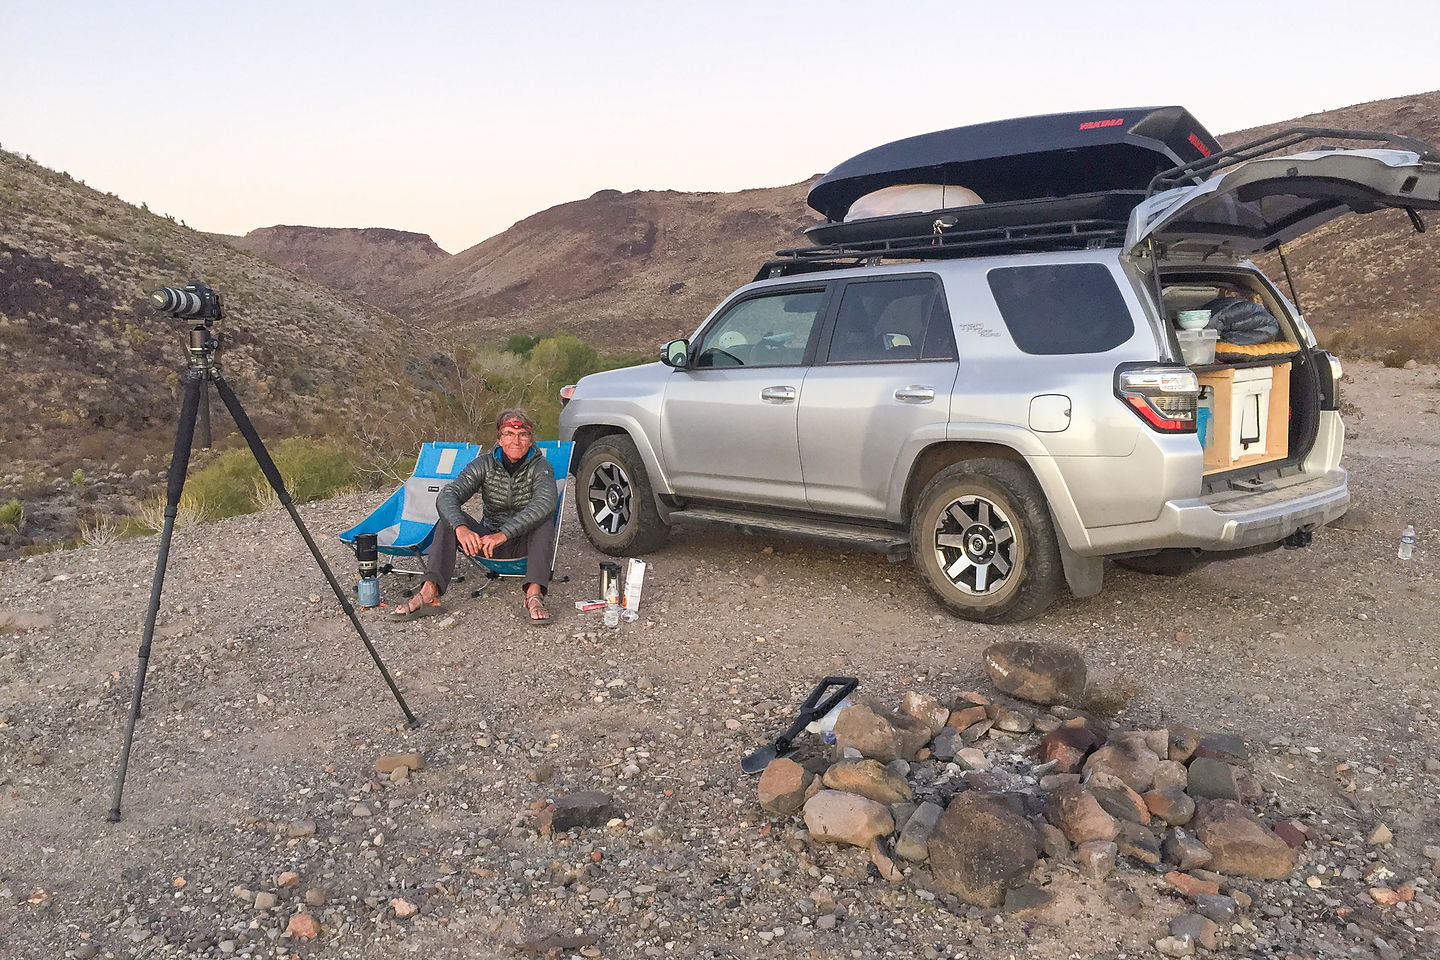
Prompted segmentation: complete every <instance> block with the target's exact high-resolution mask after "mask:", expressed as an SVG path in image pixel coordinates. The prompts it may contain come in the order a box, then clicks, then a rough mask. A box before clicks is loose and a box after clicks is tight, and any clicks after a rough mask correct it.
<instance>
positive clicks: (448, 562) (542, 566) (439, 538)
mask: <svg viewBox="0 0 1440 960" xmlns="http://www.w3.org/2000/svg"><path fill="white" fill-rule="evenodd" d="M461 516H463V517H464V518H465V526H467V527H469V528H470V529H471V530H474V531H475V532H476V533H478V534H480V536H482V537H483V536H487V535H489V534H492V533H498V532H499V531H498V530H496V529H495V528H494V527H493V526H491V525H490V524H487V523H484V522H482V521H480V520H476V519H475V518H474V517H472V516H471V515H470V514H468V513H463V512H462V514H461ZM458 550H459V541H458V540H456V538H455V528H454V527H452V526H450V524H448V523H446V522H445V518H444V517H441V518H440V522H439V523H438V524H436V525H435V536H434V537H433V538H432V539H431V541H430V549H429V550H427V551H426V552H425V579H426V580H429V581H430V582H431V583H433V584H435V589H436V590H438V591H439V593H440V596H442V597H443V596H444V595H445V589H446V588H447V587H449V586H450V581H451V580H452V579H453V578H454V576H455V555H456V553H457V552H458ZM554 556H555V518H554V517H553V516H551V517H546V518H545V522H544V523H542V524H540V526H538V527H536V528H535V529H534V530H531V531H530V532H529V533H522V534H520V536H518V537H515V538H514V539H511V540H506V541H505V542H504V543H502V544H500V546H498V547H496V548H495V553H494V554H493V555H492V559H495V560H515V559H518V558H520V557H524V558H525V585H526V586H529V585H530V584H532V583H538V584H539V585H540V593H541V594H545V593H547V592H549V590H550V560H551V558H552V557H554Z"/></svg>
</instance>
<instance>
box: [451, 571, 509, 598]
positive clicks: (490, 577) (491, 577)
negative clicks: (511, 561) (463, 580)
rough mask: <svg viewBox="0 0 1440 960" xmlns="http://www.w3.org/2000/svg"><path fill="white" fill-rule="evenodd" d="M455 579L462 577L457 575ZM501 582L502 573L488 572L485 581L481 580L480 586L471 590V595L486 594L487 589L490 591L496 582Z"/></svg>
mask: <svg viewBox="0 0 1440 960" xmlns="http://www.w3.org/2000/svg"><path fill="white" fill-rule="evenodd" d="M455 579H457V580H458V579H460V578H459V577H456V578H455ZM499 582H500V574H498V573H494V572H489V573H486V574H485V579H484V581H482V582H481V584H480V586H478V587H476V588H475V589H474V590H472V591H471V592H470V596H471V597H472V598H474V597H478V596H481V595H482V594H484V593H485V592H486V591H488V590H489V589H490V588H491V587H492V586H494V585H495V584H497V583H499Z"/></svg>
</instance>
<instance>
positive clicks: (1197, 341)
mask: <svg viewBox="0 0 1440 960" xmlns="http://www.w3.org/2000/svg"><path fill="white" fill-rule="evenodd" d="M1175 338H1176V339H1177V340H1179V341H1180V356H1181V357H1183V358H1184V360H1185V362H1186V363H1187V364H1189V365H1190V366H1192V367H1198V366H1201V365H1202V364H1206V363H1214V362H1215V342H1216V341H1217V340H1219V339H1220V332H1219V331H1218V330H1176V331H1175Z"/></svg>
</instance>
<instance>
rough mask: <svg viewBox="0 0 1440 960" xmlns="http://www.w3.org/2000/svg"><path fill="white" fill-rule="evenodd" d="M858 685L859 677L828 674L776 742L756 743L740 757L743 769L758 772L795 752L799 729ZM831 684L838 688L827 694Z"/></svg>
mask: <svg viewBox="0 0 1440 960" xmlns="http://www.w3.org/2000/svg"><path fill="white" fill-rule="evenodd" d="M858 686H860V681H859V680H856V679H855V678H854V677H826V678H825V679H824V680H821V681H820V682H819V683H817V684H816V685H815V689H814V690H811V691H810V696H808V697H806V698H805V702H804V703H802V704H801V705H800V719H798V720H796V721H795V722H794V723H792V724H791V725H790V729H789V730H786V731H785V732H784V733H782V734H780V736H778V737H776V738H775V742H774V743H767V744H765V745H764V746H763V747H757V748H756V749H755V750H754V751H753V752H751V753H750V754H748V755H747V756H745V757H744V758H743V759H742V760H741V761H740V769H741V770H744V771H745V772H746V773H759V772H760V771H762V770H764V769H765V768H766V767H767V766H769V765H770V761H771V760H774V759H775V758H776V757H783V756H786V755H787V754H791V753H794V752H795V746H794V744H793V742H792V741H794V739H795V738H796V737H798V736H800V733H801V732H802V731H803V730H804V729H805V728H806V727H808V726H809V725H810V724H812V723H814V722H815V721H816V720H819V719H820V718H821V717H823V716H825V714H827V713H829V712H830V711H831V710H834V709H835V707H836V706H838V705H839V703H840V701H841V700H844V699H845V698H846V697H848V696H850V694H851V693H853V692H854V691H855V688H856V687H858ZM832 688H834V690H835V692H834V693H832V694H830V695H829V696H828V697H827V696H825V691H827V690H830V689H832ZM822 698H823V699H822Z"/></svg>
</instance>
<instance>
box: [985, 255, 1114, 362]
mask: <svg viewBox="0 0 1440 960" xmlns="http://www.w3.org/2000/svg"><path fill="white" fill-rule="evenodd" d="M988 279H989V281H990V292H991V293H992V294H994V296H995V305H996V306H997V307H999V308H1000V315H1001V316H1002V317H1004V318H1005V326H1007V327H1009V328H1010V336H1012V337H1014V338H1015V344H1016V346H1018V347H1019V348H1020V349H1021V350H1023V351H1025V352H1026V353H1036V354H1058V353H1104V352H1105V351H1106V350H1111V349H1113V348H1115V347H1118V346H1120V344H1122V343H1124V342H1125V341H1126V340H1129V339H1130V337H1131V336H1132V335H1133V334H1134V333H1135V322H1134V321H1133V320H1132V319H1131V317H1130V310H1129V309H1128V308H1127V307H1126V306H1125V298H1124V297H1122V296H1121V295H1120V290H1119V288H1118V287H1116V286H1115V278H1114V277H1113V276H1112V275H1111V274H1110V271H1109V270H1108V269H1106V268H1105V267H1104V266H1103V265H1102V264H1098V263H1052V264H1042V265H1037V266H1033V267H1001V268H999V269H996V270H991V271H990V274H989V278H988Z"/></svg>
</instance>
